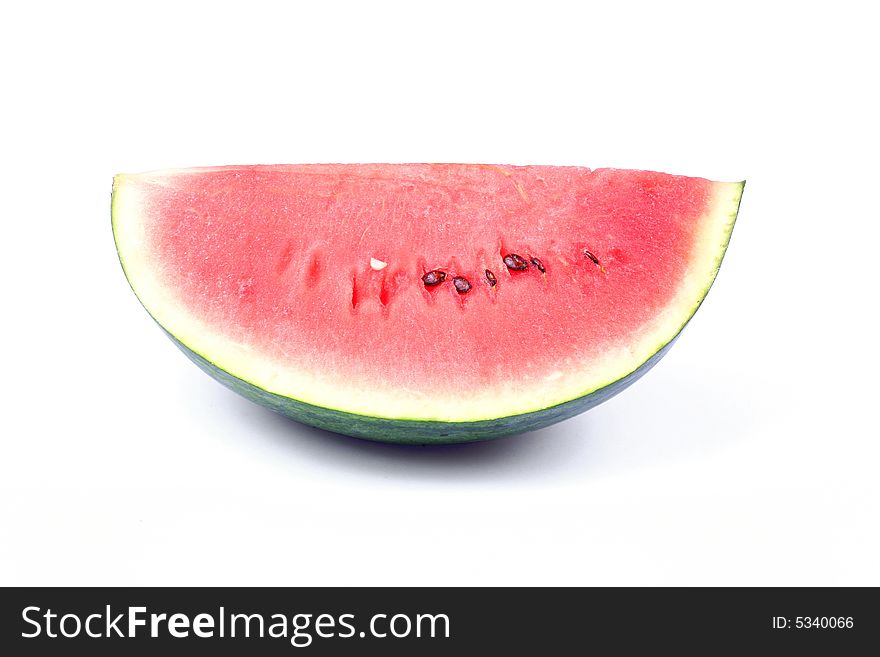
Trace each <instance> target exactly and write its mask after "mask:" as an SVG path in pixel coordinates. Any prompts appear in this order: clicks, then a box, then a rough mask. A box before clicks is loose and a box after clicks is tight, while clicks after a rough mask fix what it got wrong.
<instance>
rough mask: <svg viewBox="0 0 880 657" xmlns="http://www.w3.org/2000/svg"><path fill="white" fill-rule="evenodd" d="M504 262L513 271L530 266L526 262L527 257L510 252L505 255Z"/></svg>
mask: <svg viewBox="0 0 880 657" xmlns="http://www.w3.org/2000/svg"><path fill="white" fill-rule="evenodd" d="M504 264H505V265H507V268H508V269H511V270H513V271H523V270H525V269H528V268H529V263H527V262H526V259H525V258H523V257H522V256H521V255H517V254H515V253H508V254H507V255H506V256H504Z"/></svg>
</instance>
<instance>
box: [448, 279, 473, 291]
mask: <svg viewBox="0 0 880 657" xmlns="http://www.w3.org/2000/svg"><path fill="white" fill-rule="evenodd" d="M452 284H453V285H454V286H455V290H456V291H457V292H458V293H459V294H467V293H468V292H469V291H470V289H471V282H470V281H469V280H468V279H466V278H465V277H464V276H456V277H455V278H453V279H452Z"/></svg>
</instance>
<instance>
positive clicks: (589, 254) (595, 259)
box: [584, 249, 599, 266]
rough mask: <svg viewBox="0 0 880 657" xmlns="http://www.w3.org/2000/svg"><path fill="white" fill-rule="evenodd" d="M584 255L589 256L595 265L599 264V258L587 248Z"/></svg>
mask: <svg viewBox="0 0 880 657" xmlns="http://www.w3.org/2000/svg"><path fill="white" fill-rule="evenodd" d="M584 255H585V256H587V257H588V258H589V259H590V260H592V261H593V264H594V265H596V266H599V258H597V257H596V256H594V255H593V254H592V253H590V252H589V251H587V250H586V249H584Z"/></svg>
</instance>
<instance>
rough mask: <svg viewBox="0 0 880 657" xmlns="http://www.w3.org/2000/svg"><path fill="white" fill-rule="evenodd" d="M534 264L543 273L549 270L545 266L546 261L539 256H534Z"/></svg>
mask: <svg viewBox="0 0 880 657" xmlns="http://www.w3.org/2000/svg"><path fill="white" fill-rule="evenodd" d="M532 264H533V265H535V267H537V268H538V271H539V272H541V273H542V274H543V273H544V272H546V271H547V269H546V268H545V267H544V263H543V262H541V261H540V260H538V259H537V258H532Z"/></svg>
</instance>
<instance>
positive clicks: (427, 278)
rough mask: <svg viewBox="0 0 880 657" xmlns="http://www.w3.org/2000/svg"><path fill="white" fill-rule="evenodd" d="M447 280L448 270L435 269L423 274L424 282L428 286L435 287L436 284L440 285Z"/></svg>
mask: <svg viewBox="0 0 880 657" xmlns="http://www.w3.org/2000/svg"><path fill="white" fill-rule="evenodd" d="M445 280H446V272H445V271H442V270H440V269H433V270H431V271H429V272H428V273H427V274H425V275H424V276H422V282H423V283H424V284H425V286H426V287H434V286H435V285H440V283H442V282H443V281H445Z"/></svg>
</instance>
